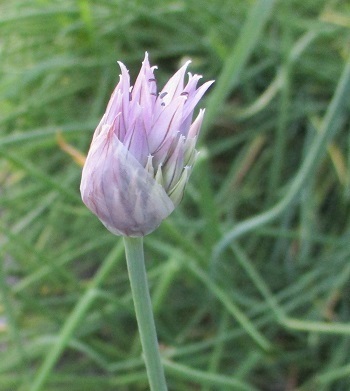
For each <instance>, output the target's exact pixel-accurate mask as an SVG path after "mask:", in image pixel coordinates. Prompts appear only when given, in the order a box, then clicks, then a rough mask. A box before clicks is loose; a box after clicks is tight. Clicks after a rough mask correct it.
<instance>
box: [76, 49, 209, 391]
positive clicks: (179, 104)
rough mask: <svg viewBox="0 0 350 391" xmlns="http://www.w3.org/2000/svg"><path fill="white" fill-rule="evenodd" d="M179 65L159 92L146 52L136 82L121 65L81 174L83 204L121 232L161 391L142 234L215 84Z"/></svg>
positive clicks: (180, 166) (177, 183)
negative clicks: (201, 104)
mask: <svg viewBox="0 0 350 391" xmlns="http://www.w3.org/2000/svg"><path fill="white" fill-rule="evenodd" d="M188 64H189V62H187V63H186V64H185V65H184V66H183V67H181V68H180V69H179V70H178V71H177V72H176V73H175V74H174V75H173V76H172V77H171V78H170V80H169V81H168V82H167V83H166V85H165V86H164V88H163V89H162V90H161V91H160V92H159V93H157V83H156V79H155V76H154V70H155V69H156V67H151V66H150V64H149V61H148V54H147V53H146V55H145V59H144V61H143V63H142V67H141V70H140V73H139V75H138V77H137V79H136V82H135V85H134V86H133V87H131V86H130V78H129V74H128V70H127V69H126V67H125V66H124V65H123V64H122V63H120V62H119V65H120V68H121V75H120V81H119V83H118V85H117V86H116V88H115V90H114V92H113V94H112V96H111V98H110V101H109V103H108V106H107V109H106V112H105V114H104V116H103V117H102V120H101V122H100V123H99V125H98V126H97V129H96V131H95V133H94V136H93V139H92V142H91V147H90V150H89V153H88V156H87V158H86V161H85V165H84V168H83V172H82V179H81V186H80V191H81V196H82V199H83V202H84V203H85V205H86V206H87V207H88V208H89V209H90V210H91V211H92V212H93V213H94V214H95V215H96V216H97V217H98V218H99V219H100V220H101V222H102V223H103V224H104V225H105V226H106V228H107V229H108V230H109V231H110V232H112V233H113V234H115V235H123V236H124V243H125V250H126V258H127V265H128V272H129V278H130V284H131V291H132V295H133V300H134V306H135V313H136V318H137V322H138V327H139V332H140V339H141V344H142V348H143V353H144V358H145V364H146V369H147V374H148V379H149V383H150V387H151V391H166V390H167V386H166V382H165V376H164V371H163V368H162V364H161V357H160V353H159V349H158V342H157V335H156V328H155V323H154V319H153V312H152V305H151V299H150V295H149V290H148V285H147V274H146V270H145V264H144V255H143V242H142V240H143V239H142V238H143V236H144V235H147V234H149V233H151V232H152V231H154V230H155V229H156V228H157V227H158V226H159V224H160V223H161V222H162V221H163V220H164V219H165V218H166V217H167V216H169V215H170V213H172V211H173V210H174V209H175V207H176V206H177V205H178V204H179V203H180V201H181V199H182V197H183V194H184V190H185V187H186V184H187V181H188V178H189V176H190V173H191V171H192V167H193V165H194V163H195V161H196V157H197V151H196V149H195V146H196V141H197V138H198V133H199V131H200V128H201V124H202V121H203V116H204V110H200V111H199V114H198V116H197V117H196V118H195V119H194V120H193V112H194V109H195V107H196V105H197V103H198V102H199V100H200V99H201V98H202V96H203V95H204V93H205V92H206V91H207V89H208V88H209V87H210V85H211V84H212V83H213V81H208V82H206V83H204V84H203V85H202V86H200V87H199V88H197V84H198V81H199V80H200V78H201V76H199V75H192V74H190V73H189V78H188V82H187V84H186V85H185V84H184V77H185V73H186V69H187V66H188Z"/></svg>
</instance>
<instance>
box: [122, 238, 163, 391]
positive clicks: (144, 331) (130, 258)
mask: <svg viewBox="0 0 350 391" xmlns="http://www.w3.org/2000/svg"><path fill="white" fill-rule="evenodd" d="M124 244H125V254H126V262H127V265H128V272H129V279H130V285H131V292H132V296H133V300H134V306H135V313H136V319H137V324H138V328H139V333H140V339H141V345H142V350H143V354H144V360H145V364H146V370H147V376H148V380H149V384H150V389H151V391H167V385H166V381H165V376H164V369H163V366H162V363H161V357H160V352H159V346H158V340H157V333H156V327H155V323H154V317H153V310H152V303H151V297H150V294H149V289H148V282H147V273H146V267H145V260H144V254H143V238H142V237H141V238H130V237H124Z"/></svg>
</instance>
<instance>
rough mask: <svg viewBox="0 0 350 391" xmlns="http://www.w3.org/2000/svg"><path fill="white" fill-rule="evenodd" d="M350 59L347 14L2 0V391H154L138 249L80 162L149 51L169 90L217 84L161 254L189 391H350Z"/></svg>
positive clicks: (156, 298) (154, 250)
mask: <svg viewBox="0 0 350 391" xmlns="http://www.w3.org/2000/svg"><path fill="white" fill-rule="evenodd" d="M349 48H350V4H349V2H347V1H341V0H290V1H282V0H280V1H275V2H273V1H272V0H255V1H253V0H251V1H245V0H241V1H239V0H235V1H233V0H203V1H202V2H199V1H198V0H178V1H177V0H175V1H171V0H164V1H156V0H148V1H147V2H145V1H144V2H143V1H141V0H100V1H98V0H77V1H68V0H51V1H50V0H11V1H6V2H5V1H2V2H1V4H0V217H1V218H0V257H1V264H0V266H1V268H0V295H1V302H0V347H1V349H0V390H1V391H39V390H41V391H61V390H69V391H82V390H84V391H97V390H103V391H109V390H110V391H112V390H113V391H114V390H120V391H127V390H130V391H145V390H147V377H146V372H145V367H144V363H143V360H142V356H141V347H140V339H139V335H138V332H137V326H136V320H135V314H134V308H133V303H132V298H131V291H130V284H129V281H128V276H127V269H126V262H125V255H124V249H123V243H122V239H121V238H119V237H114V236H113V235H112V234H110V233H109V232H108V231H107V230H106V229H105V228H104V227H103V226H102V224H101V223H100V222H99V221H98V219H97V218H96V217H95V216H93V215H92V214H91V213H90V212H89V211H88V209H87V208H86V207H85V206H84V205H83V203H82V202H81V199H80V194H79V181H80V174H81V166H80V165H79V164H78V163H77V162H76V161H75V160H74V159H73V157H72V156H71V155H70V154H69V153H67V152H66V151H65V150H64V149H67V147H68V146H71V147H72V148H75V149H76V151H80V152H81V153H82V154H86V152H87V150H88V147H89V143H90V141H91V136H92V132H93V130H94V129H95V127H96V125H97V123H98V121H99V119H100V117H101V116H102V114H103V112H104V109H105V106H106V103H107V101H108V98H109V96H110V94H111V92H112V90H113V88H114V86H115V84H116V82H117V81H118V74H119V68H118V67H117V64H116V61H117V60H121V61H122V62H124V63H125V64H126V65H127V66H128V68H129V69H130V72H131V75H132V77H135V76H136V75H137V73H138V70H139V67H140V63H141V61H142V59H143V56H144V52H145V50H147V51H148V52H149V53H150V59H151V62H152V64H157V65H158V66H159V70H158V71H157V73H156V76H157V79H158V81H159V83H160V84H162V83H163V82H164V81H165V80H166V79H167V78H168V77H169V76H170V75H171V74H172V73H173V72H174V70H176V69H177V68H178V65H179V64H180V63H181V62H182V61H184V60H185V59H187V58H188V57H189V58H191V59H192V64H191V66H190V71H191V72H196V73H200V74H203V76H204V77H203V79H204V80H210V79H216V83H215V85H214V86H213V87H212V88H211V90H210V91H209V93H208V94H207V96H206V98H205V99H204V101H203V102H202V103H201V105H200V106H201V107H206V108H207V112H206V122H205V124H204V127H203V132H202V136H201V139H200V145H199V148H200V150H201V154H200V158H199V161H198V163H197V166H196V168H195V170H194V172H193V175H192V177H191V181H190V183H189V185H188V188H187V192H186V195H185V198H184V200H183V202H182V203H181V205H180V207H179V208H178V209H177V210H176V211H175V212H174V213H173V214H172V215H171V216H170V218H169V219H168V220H166V221H165V222H164V223H163V224H162V225H161V227H160V228H159V229H158V230H157V231H155V232H154V233H153V234H151V235H150V236H148V237H146V238H145V240H144V243H145V257H146V265H147V270H148V276H149V285H150V289H151V295H152V300H153V307H154V312H155V318H156V323H157V331H158V336H159V341H160V344H161V350H162V355H163V363H164V366H165V371H166V376H167V382H168V385H169V390H170V391H176V390H177V391H194V390H203V391H221V390H223V391H228V390H262V391H275V390H298V391H348V390H349V389H350V380H349V379H350V301H349V295H350V291H349V286H350V285H349V281H350V220H349V216H350V213H349V212H350V210H349V209H350V133H349V127H350V50H349ZM59 134H60V135H61V141H60V139H59V138H58V135H59Z"/></svg>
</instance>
